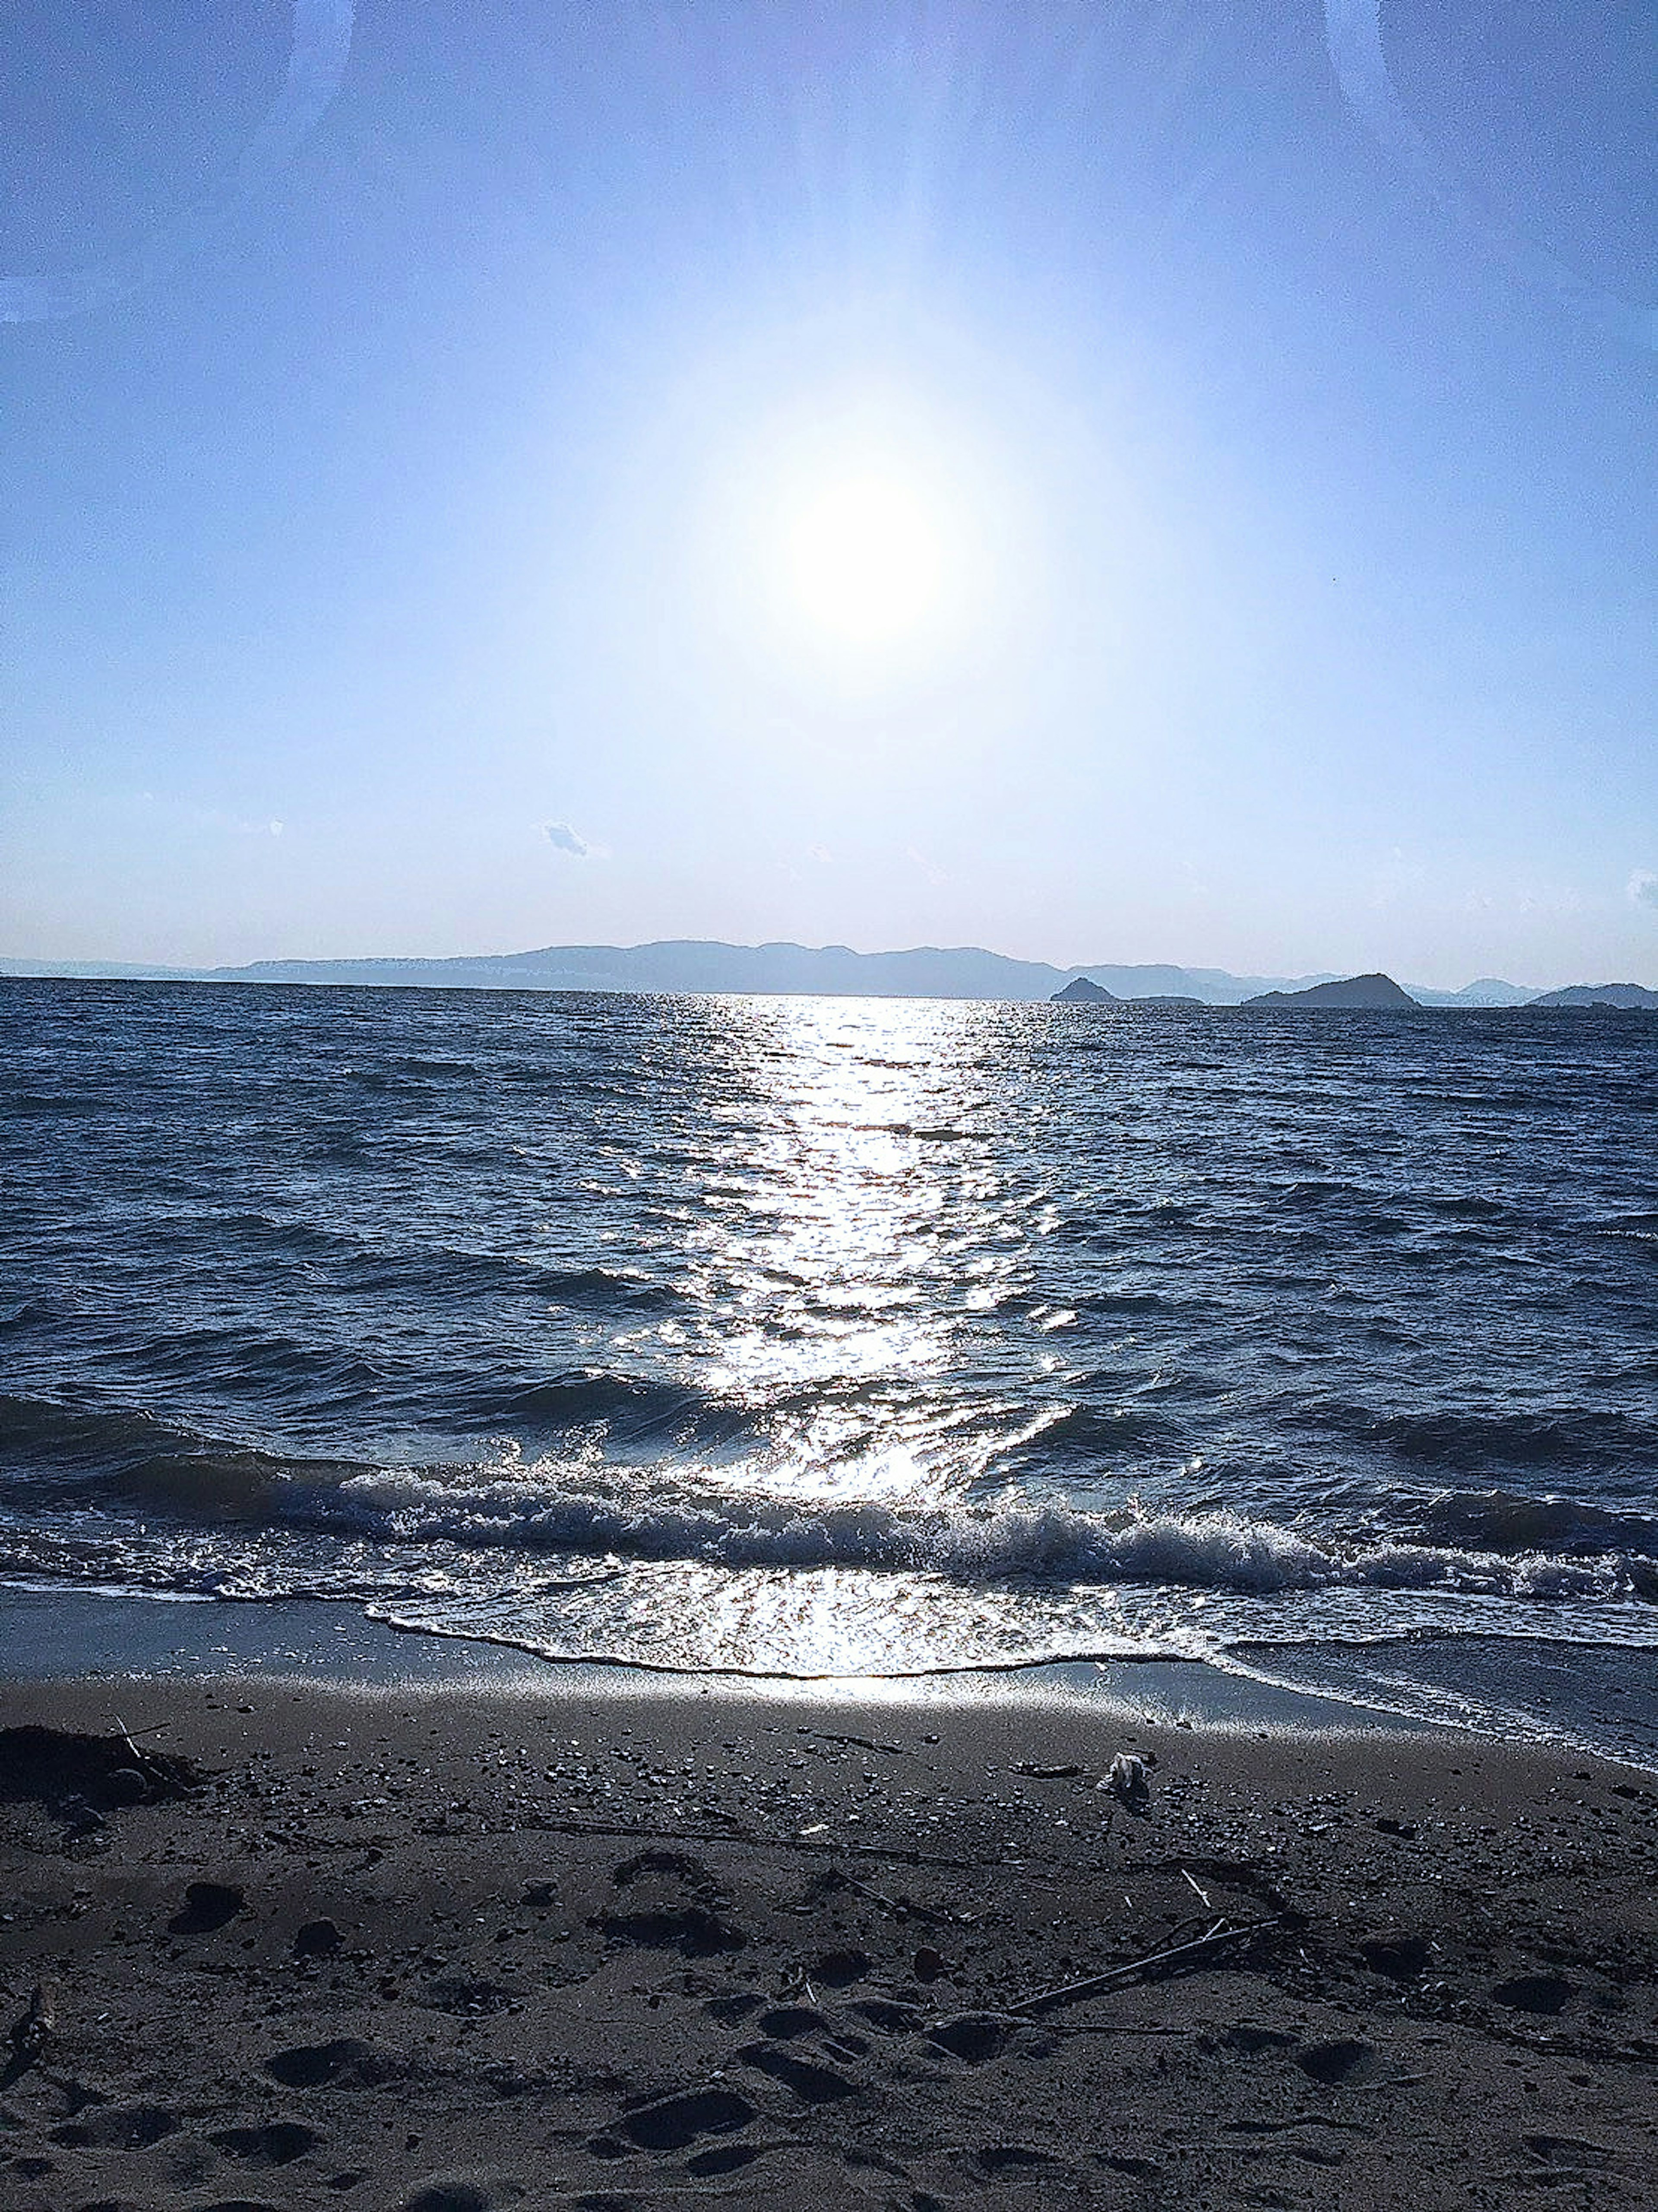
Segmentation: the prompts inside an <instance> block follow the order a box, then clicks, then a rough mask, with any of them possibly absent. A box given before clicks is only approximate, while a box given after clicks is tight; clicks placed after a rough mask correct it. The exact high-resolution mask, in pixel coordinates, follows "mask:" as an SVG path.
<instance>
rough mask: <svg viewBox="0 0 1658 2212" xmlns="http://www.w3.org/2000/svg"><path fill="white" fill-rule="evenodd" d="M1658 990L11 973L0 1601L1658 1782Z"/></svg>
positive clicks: (5, 1088)
mask: <svg viewBox="0 0 1658 2212" xmlns="http://www.w3.org/2000/svg"><path fill="white" fill-rule="evenodd" d="M1655 1321H1658V1023H1655V1022H1654V1021H1652V1020H1651V1019H1650V1018H1647V1017H1644V1016H1641V1015H1634V1014H1617V1013H1573V1014H1564V1013H1558V1012H1541V1011H1539V1012H1525V1011H1523V1010H1522V1011H1519V1012H1510V1011H1493V1012H1481V1011H1473V1010H1458V1011H1455V1012H1420V1013H1339V1012H1325V1013H1317V1014H1310V1013H1307V1012H1271V1011H1260V1010H1254V1009H1236V1008H1221V1007H1215V1008H1209V1007H1199V1006H1157V1005H1150V1004H1142V1005H1136V1006H1124V1007H1121V1008H1118V1007H1091V1006H1064V1005H1046V1004H1038V1005H992V1004H984V1003H976V1002H975V1003H965V1002H960V1001H945V1000H879V999H809V998H735V997H622V996H610V995H605V994H566V995H554V994H535V993H507V992H470V991H469V992H462V991H456V992H444V991H428V990H415V989H403V990H374V989H358V988H333V989H331V988H318V987H297V986H296V987H264V986H255V985H224V986H213V985H205V984H185V985H170V984H165V983H146V982H69V981H56V980H53V981H46V980H39V981H31V980H9V981H4V982H0V1605H3V1602H4V1597H5V1589H6V1588H7V1587H9V1588H10V1589H14V1590H26V1589H27V1590H32V1591H34V1592H36V1593H39V1592H41V1591H46V1592H53V1591H64V1590H70V1589H78V1590H82V1591H88V1590H92V1591H101V1592H106V1593H135V1594H144V1595H149V1596H151V1597H157V1598H166V1599H172V1600H192V1601H217V1602H219V1603H221V1604H224V1605H229V1604H234V1605H237V1606H242V1607H246V1606H250V1605H265V1606H269V1605H272V1604H276V1603H279V1602H280V1601H284V1600H288V1599H291V1598H296V1597H303V1598H311V1599H325V1600H329V1601H332V1602H334V1603H336V1604H339V1605H343V1606H346V1607H353V1608H358V1609H360V1611H361V1613H362V1614H363V1615H365V1616H367V1617H368V1618H369V1619H371V1620H376V1621H381V1622H387V1623H392V1624H394V1625H396V1626H399V1627H402V1628H404V1629H407V1630H409V1631H411V1632H417V1633H418V1632H424V1633H427V1634H430V1635H433V1636H444V1637H456V1636H459V1637H467V1638H484V1639H488V1640H489V1641H491V1642H494V1643H497V1644H507V1645H515V1646H518V1647H520V1648H521V1649H522V1650H524V1651H525V1652H528V1653H535V1654H540V1655H543V1656H545V1657H547V1658H549V1659H552V1660H559V1661H582V1662H598V1663H602V1664H610V1665H614V1666H616V1667H619V1668H653V1669H662V1670H670V1671H672V1672H676V1673H679V1674H687V1675H691V1676H701V1677H705V1678H706V1677H712V1676H715V1675H719V1676H730V1675H739V1676H742V1675H746V1676H759V1677H773V1678H793V1679H812V1680H822V1679H825V1678H828V1679H832V1680H841V1681H844V1680H864V1681H867V1680H871V1679H881V1680H899V1679H905V1678H908V1679H912V1680H925V1679H927V1678H932V1677H938V1676H943V1675H950V1674H961V1673H963V1672H969V1673H971V1672H980V1671H982V1670H1023V1669H1032V1670H1042V1669H1048V1670H1052V1669H1054V1668H1060V1669H1065V1668H1070V1669H1072V1671H1073V1673H1074V1672H1075V1670H1077V1669H1079V1668H1088V1667H1094V1668H1099V1667H1102V1666H1103V1667H1107V1668H1113V1669H1115V1670H1118V1678H1119V1679H1121V1669H1123V1668H1132V1667H1133V1665H1134V1664H1135V1663H1136V1662H1148V1661H1157V1662H1171V1661H1173V1662H1190V1664H1191V1665H1192V1666H1193V1668H1208V1669H1212V1670H1219V1671H1221V1672H1223V1673H1224V1674H1229V1675H1230V1676H1234V1677H1237V1678H1240V1679H1242V1680H1254V1682H1256V1683H1259V1684H1260V1685H1263V1686H1280V1687H1282V1686H1291V1687H1294V1688H1297V1689H1298V1690H1301V1691H1315V1692H1329V1693H1331V1694H1333V1695H1336V1696H1339V1697H1340V1698H1342V1699H1347V1700H1350V1701H1351V1703H1353V1704H1354V1705H1357V1706H1359V1707H1361V1708H1363V1709H1365V1710H1367V1711H1370V1712H1373V1713H1375V1714H1376V1715H1378V1716H1386V1715H1393V1716H1395V1717H1402V1718H1406V1719H1409V1720H1412V1721H1414V1722H1424V1721H1428V1722H1432V1721H1448V1722H1452V1723H1461V1724H1463V1725H1467V1726H1473V1727H1475V1728H1480V1729H1488V1730H1491V1731H1493V1732H1496V1733H1499V1734H1503V1735H1511V1736H1512V1735H1518V1736H1522V1737H1526V1738H1530V1739H1534V1740H1539V1741H1549V1740H1559V1741H1570V1742H1574V1743H1577V1744H1580V1745H1583V1746H1587V1747H1599V1748H1603V1749H1609V1750H1614V1751H1617V1752H1619V1753H1622V1754H1624V1755H1625V1756H1630V1757H1634V1758H1637V1759H1640V1760H1642V1761H1643V1763H1646V1764H1649V1765H1658V1696H1655V1683H1658V1328H1655Z"/></svg>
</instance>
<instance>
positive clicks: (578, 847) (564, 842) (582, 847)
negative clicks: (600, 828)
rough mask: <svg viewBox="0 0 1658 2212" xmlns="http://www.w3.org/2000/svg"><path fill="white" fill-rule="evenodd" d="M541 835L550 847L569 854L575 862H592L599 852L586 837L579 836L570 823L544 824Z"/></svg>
mask: <svg viewBox="0 0 1658 2212" xmlns="http://www.w3.org/2000/svg"><path fill="white" fill-rule="evenodd" d="M541 834H542V836H544V838H545V839H546V840H547V842H548V843H549V844H550V845H551V846H554V847H556V849H557V850H558V851H559V852H561V853H568V854H570V855H571V856H572V858H573V859H574V860H592V857H593V855H594V853H595V851H596V850H597V848H595V847H594V846H592V845H590V844H589V843H588V842H587V840H586V838H585V837H581V836H578V835H577V834H576V832H575V831H574V829H571V827H570V825H569V823H568V822H544V823H542V825H541Z"/></svg>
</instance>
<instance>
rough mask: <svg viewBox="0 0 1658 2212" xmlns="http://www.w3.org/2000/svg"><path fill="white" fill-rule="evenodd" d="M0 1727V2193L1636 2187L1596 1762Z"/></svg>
mask: <svg viewBox="0 0 1658 2212" xmlns="http://www.w3.org/2000/svg"><path fill="white" fill-rule="evenodd" d="M0 1729H4V1730H6V1731H8V1733H6V1734H5V1735H0V1859H3V1869H4V1890H5V1898H4V1905H3V1914H0V2034H3V2033H7V2032H9V2031H11V2030H13V2029H14V2027H15V2031H16V2033H15V2044H14V2045H0V2059H7V2060H9V2063H8V2064H6V2065H5V2067H4V2071H3V2075H0V2081H3V2087H0V2206H3V2207H5V2208H6V2212H91V2208H94V2207H97V2208H100V2212H112V2208H122V2212H129V2208H130V2209H131V2212H138V2208H154V2212H161V2208H189V2209H190V2212H208V2208H218V2212H228V2208H232V2207H234V2208H238V2212H241V2208H246V2207H272V2208H282V2212H289V2208H311V2207H319V2206H324V2205H330V2206H339V2205H343V2206H346V2207H350V2208H356V2212H370V2208H380V2207H386V2208H398V2212H485V2208H491V2212H492V2209H493V2208H496V2207H500V2208H507V2207H513V2206H521V2207H525V2208H526V2209H527V2208H533V2207H537V2206H543V2205H555V2204H556V2205H563V2204H573V2205H579V2206H585V2207H587V2208H589V2212H605V2209H606V2208H612V2209H613V2212H620V2208H623V2207H639V2208H646V2207H649V2206H654V2205H681V2204H690V2203H699V2202H706V2203H719V2204H722V2205H732V2206H745V2207H746V2206H753V2207H759V2206H767V2207H776V2206H793V2205H801V2206H823V2207H830V2206H835V2207H840V2206H857V2205H865V2204H868V2205H872V2206H878V2207H883V2208H892V2212H929V2208H932V2207H939V2206H954V2205H975V2206H978V2205H983V2206H987V2207H993V2206H997V2205H1003V2204H1005V2205H1020V2206H1023V2205H1032V2206H1048V2205H1054V2206H1060V2205H1105V2206H1111V2205H1123V2206H1134V2207H1151V2208H1160V2207H1164V2206H1167V2207H1170V2208H1173V2207H1176V2206H1179V2207H1182V2208H1183V2207H1187V2206H1192V2207H1204V2206H1208V2207H1210V2208H1212V2212H1221V2209H1222V2208H1230V2207H1233V2206H1246V2205H1248V2206H1274V2207H1284V2206H1302V2207H1308V2208H1313V2207H1318V2208H1324V2207H1336V2208H1342V2207H1352V2208H1356V2212H1357V2208H1364V2212H1370V2208H1372V2207H1378V2208H1380V2207H1389V2206H1405V2205H1409V2206H1411V2207H1413V2208H1418V2212H1419V2209H1420V2208H1424V2207H1435V2206H1489V2207H1508V2206H1511V2205H1514V2204H1516V2203H1547V2204H1551V2205H1568V2206H1573V2207H1576V2206H1579V2205H1585V2206H1600V2205H1629V2206H1645V2207H1650V2206H1652V2205H1653V2204H1654V2203H1658V2181H1655V2179H1654V2176H1655V2174H1658V1781H1655V1779H1654V1778H1652V1777H1651V1776H1649V1775H1647V1774H1644V1773H1641V1772H1636V1771H1629V1770H1625V1769H1622V1768H1619V1767H1617V1766H1614V1765H1610V1764H1607V1763H1606V1762H1603V1761H1599V1760H1596V1759H1590V1758H1587V1757H1583V1756H1580V1755H1575V1754H1567V1755H1564V1756H1563V1757H1555V1756H1539V1755H1533V1754H1528V1753H1518V1752H1513V1751H1509V1750H1508V1749H1505V1748H1503V1747H1499V1746H1496V1745H1493V1744H1491V1743H1489V1742H1484V1741H1477V1740H1474V1739H1473V1738H1466V1737H1453V1736H1436V1737H1433V1736H1421V1735H1418V1736H1402V1735H1399V1736H1394V1735H1377V1734H1370V1735H1356V1736H1345V1735H1335V1734H1324V1735H1318V1736H1305V1735H1285V1734H1272V1735H1264V1734H1259V1733H1257V1732H1256V1731H1255V1730H1254V1729H1252V1728H1249V1727H1247V1726H1246V1727H1242V1728H1240V1729H1205V1728H1196V1729H1190V1728H1178V1727H1172V1726H1168V1725H1165V1724H1162V1723H1151V1722H1148V1721H1145V1720H1143V1719H1140V1718H1139V1717H1129V1718H1124V1717H1121V1716H1119V1715H1115V1714H1113V1713H1112V1712H1110V1711H1102V1710H1101V1709H1100V1708H1099V1707H1098V1706H1096V1705H1088V1704H1086V1703H1083V1702H1081V1701H1078V1702H1076V1703H1066V1702H1063V1701H1060V1700H1048V1701H1043V1700H1041V1699H1034V1698H1033V1699H1019V1698H1012V1697H1008V1698H1002V1699H991V1700H981V1701H978V1702H971V1701H962V1702H957V1703H951V1704H944V1703H941V1702H938V1701H932V1702H908V1703H906V1702H901V1701H893V1702H882V1703H870V1704H867V1705H854V1704H851V1703H848V1702H847V1701H845V1700H844V1699H828V1698H823V1699H805V1698H801V1697H793V1698H770V1697H763V1696H757V1695H756V1696H738V1695H730V1694H726V1693H723V1692H701V1693H699V1692H695V1691H677V1690H669V1689H665V1688H660V1687H655V1688H653V1687H643V1688H641V1687H637V1686H635V1687H632V1688H628V1687H619V1688H616V1689H614V1690H610V1691H606V1690H604V1689H602V1688H598V1687H595V1686H592V1685H590V1684H587V1683H575V1684H573V1685H569V1686H565V1687H563V1688H562V1689H560V1688H556V1687H555V1688H548V1687H546V1686H534V1687H509V1686H500V1685H496V1686H478V1687H471V1686H464V1685H463V1686H457V1685H455V1684H452V1683H451V1684H447V1685H446V1686H442V1687H440V1688H437V1687H432V1688H426V1689H420V1688H417V1687H413V1686H409V1685H407V1684H404V1685H402V1686H396V1687H392V1688H386V1689H380V1690H363V1689H359V1690H351V1691H338V1690H329V1689H327V1688H325V1687H321V1686H318V1685H317V1684H316V1683H314V1682H306V1683H301V1682H295V1681H289V1680H274V1679H271V1678H270V1677H269V1676H264V1675H251V1676H246V1677H237V1676H234V1675H224V1676H219V1677H216V1678H213V1679H209V1680H185V1679H179V1678H174V1679H160V1678H151V1679H148V1680H120V1679H118V1678H115V1677H111V1678H100V1679H97V1680H83V1681H80V1682H75V1681H68V1682H52V1681H46V1682H15V1683H13V1684H11V1685H10V1686H7V1687H5V1688H3V1689H0ZM1119 1754H1127V1755H1130V1756H1131V1757H1132V1758H1134V1759H1139V1760H1141V1761H1143V1762H1144V1778H1145V1782H1146V1783H1147V1784H1148V1785H1149V1787H1148V1790H1147V1795H1146V1797H1145V1802H1144V1804H1143V1806H1141V1807H1140V1808H1139V1809H1136V1808H1134V1807H1133V1805H1131V1804H1130V1803H1128V1802H1124V1798H1123V1796H1119V1795H1117V1794H1115V1793H1114V1791H1113V1790H1112V1789H1111V1788H1110V1787H1109V1786H1108V1778H1109V1775H1110V1772H1111V1769H1112V1765H1113V1761H1114V1759H1116V1758H1117V1757H1118V1755H1119ZM1137 1779H1138V1777H1137V1776H1135V1775H1134V1774H1133V1772H1132V1771H1131V1772H1129V1773H1128V1774H1127V1776H1124V1775H1123V1774H1122V1772H1121V1770H1120V1785H1121V1790H1123V1792H1124V1795H1126V1796H1128V1797H1133V1796H1134V1795H1135V1790H1134V1784H1135V1782H1136V1780H1137ZM1102 1784H1105V1785H1107V1786H1103V1787H1102ZM1169 1954H1173V1955H1169ZM1146 1961H1150V1962H1151V1963H1150V1964H1146V1963H1144V1962H1146ZM1078 1984H1084V1986H1083V1987H1081V1988H1078V1987H1077V1986H1076V1985H1078ZM1088 1984H1095V1986H1092V1987H1090V1986H1086V1985H1088ZM37 1990H39V2000H38V2002H37V2000H36V1995H35V1993H36V1991H37ZM31 2023H32V2024H31Z"/></svg>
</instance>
